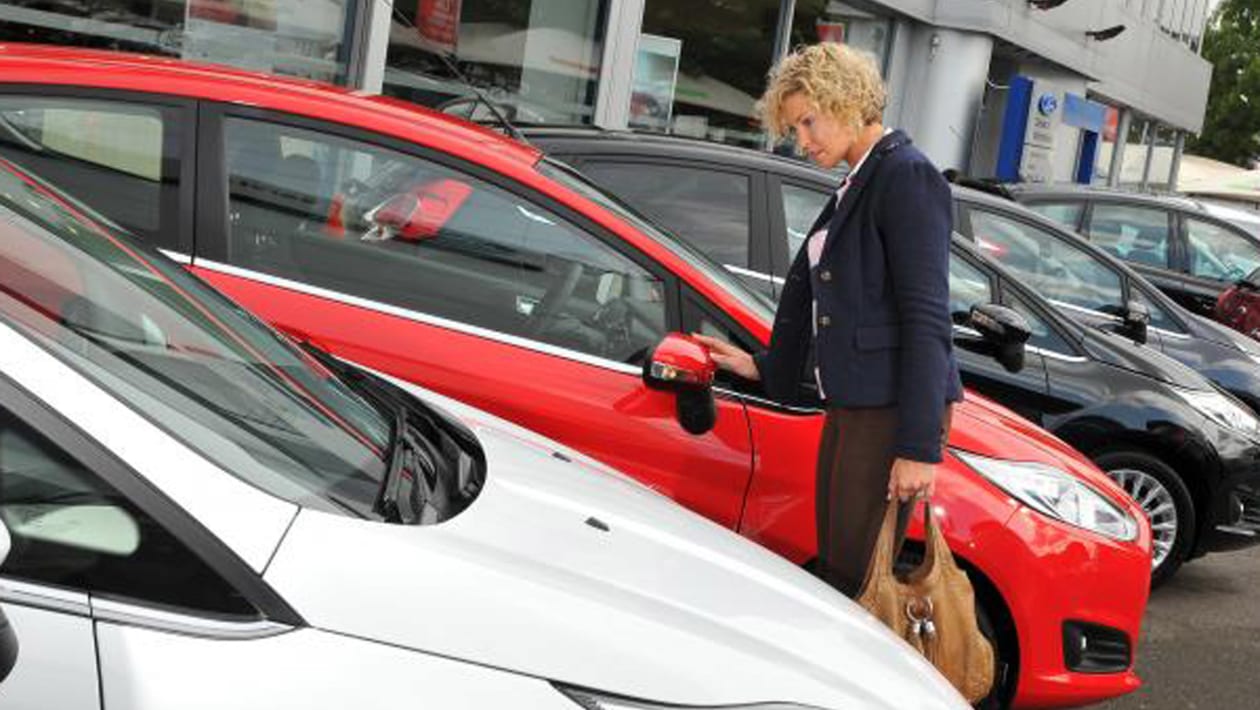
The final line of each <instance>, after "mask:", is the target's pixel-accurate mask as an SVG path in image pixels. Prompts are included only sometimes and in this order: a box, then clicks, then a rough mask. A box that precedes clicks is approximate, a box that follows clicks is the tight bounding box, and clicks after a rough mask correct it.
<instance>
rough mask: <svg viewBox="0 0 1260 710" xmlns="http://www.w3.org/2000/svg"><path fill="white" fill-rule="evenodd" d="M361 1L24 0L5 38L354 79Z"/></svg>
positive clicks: (7, 11)
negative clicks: (353, 35)
mask: <svg viewBox="0 0 1260 710" xmlns="http://www.w3.org/2000/svg"><path fill="white" fill-rule="evenodd" d="M352 2H353V0H147V1H145V0H91V1H90V2H89V1H88V0H62V1H60V2H48V1H47V0H16V1H11V2H4V3H0V41H3V42H42V43H46V44H58V45H69V46H75V47H91V48H98V49H118V50H126V51H132V52H143V53H146V54H159V55H164V56H170V57H179V58H181V59H191V60H200V61H208V62H215V63H220V64H230V65H233V66H237V67H243V68H246V69H254V70H259V71H266V72H273V73H277V74H287V75H291V76H300V77H305V78H308V79H317V80H320V81H329V82H334V83H346V81H347V78H348V72H347V67H348V64H349V46H348V43H347V42H346V37H348V36H349V31H348V29H349V24H350V17H351V15H350V8H351V3H352Z"/></svg>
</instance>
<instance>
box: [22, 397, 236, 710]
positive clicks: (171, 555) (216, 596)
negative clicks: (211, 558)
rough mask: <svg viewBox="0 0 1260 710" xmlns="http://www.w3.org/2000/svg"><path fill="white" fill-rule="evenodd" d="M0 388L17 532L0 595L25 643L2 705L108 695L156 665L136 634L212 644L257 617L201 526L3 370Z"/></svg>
mask: <svg viewBox="0 0 1260 710" xmlns="http://www.w3.org/2000/svg"><path fill="white" fill-rule="evenodd" d="M0 397H2V399H0V401H2V402H3V405H0V491H2V493H0V519H2V520H3V522H4V524H5V526H6V527H7V528H8V529H9V532H10V534H11V536H12V539H13V546H12V550H11V552H10V554H9V557H8V558H7V559H6V560H5V562H4V565H3V566H2V567H0V603H3V606H4V611H5V613H6V614H7V615H8V616H9V618H10V620H11V621H12V623H13V625H14V628H15V630H16V631H17V633H18V635H19V636H20V645H21V647H20V651H19V655H18V661H17V665H16V666H15V667H14V670H13V673H12V675H10V676H9V678H7V679H6V681H5V682H4V683H3V684H0V707H4V708H5V709H6V710H44V709H46V708H58V710H62V709H65V710H81V709H85V708H101V707H105V706H106V705H107V700H108V699H109V698H111V697H112V695H111V693H112V692H115V691H116V690H117V687H116V685H117V684H118V683H129V684H139V685H143V679H144V677H145V676H146V675H147V674H150V673H154V672H158V671H157V669H154V668H137V667H136V666H134V665H133V664H132V663H131V656H132V652H133V651H134V650H135V647H134V646H133V645H130V644H129V643H128V640H129V639H131V638H132V637H133V636H134V635H135V634H137V633H140V634H145V635H149V636H150V637H155V639H154V643H157V644H161V643H162V640H161V639H162V638H163V637H165V638H167V639H170V638H172V637H184V636H185V635H189V634H191V635H192V636H194V637H197V636H199V637H200V638H201V639H202V643H205V644H212V643H213V642H214V641H213V639H215V638H219V639H225V638H238V639H243V638H245V636H242V635H241V634H240V633H239V631H240V630H241V629H249V628H256V627H257V624H258V621H259V618H260V614H259V612H258V611H257V609H256V608H255V607H254V606H253V605H252V604H251V603H250V602H249V601H248V600H247V598H246V596H245V595H243V594H242V593H240V591H239V588H238V587H237V586H235V585H234V584H233V583H231V582H229V581H228V579H227V577H226V576H224V574H222V573H221V571H220V570H221V569H222V567H221V566H219V567H216V566H214V565H212V564H211V563H209V562H206V561H204V560H205V559H206V558H204V557H203V556H202V555H201V554H200V551H199V550H198V549H194V547H193V546H192V545H191V544H190V542H189V540H190V539H192V538H196V537H197V532H195V531H194V530H193V528H195V527H196V526H195V524H191V523H190V521H188V519H187V518H185V517H182V516H181V515H179V514H176V513H174V512H173V510H174V509H173V508H172V506H171V505H170V503H169V502H168V501H166V500H165V499H164V498H163V497H162V496H161V495H160V494H158V493H156V492H155V491H154V490H153V489H152V488H149V487H148V486H147V484H145V483H143V482H141V481H140V480H139V479H138V478H135V477H134V474H131V473H130V471H127V470H126V469H125V468H124V466H123V464H121V463H120V460H119V459H118V458H115V457H114V456H113V455H111V454H108V453H105V452H104V451H103V450H102V449H100V448H99V447H98V446H97V445H95V444H94V443H93V442H91V441H90V440H89V439H87V437H86V436H85V435H84V434H82V432H81V430H79V429H78V428H77V427H76V426H75V425H73V424H71V423H69V421H68V420H65V419H62V418H61V417H60V416H59V415H58V414H56V413H55V412H52V411H50V410H48V409H46V408H44V407H43V406H42V405H41V404H39V403H38V402H36V401H35V400H34V398H33V397H32V396H30V395H28V394H27V393H26V392H25V391H23V390H21V389H19V388H18V387H17V386H16V385H14V384H12V383H11V382H10V381H9V380H7V379H5V378H3V377H0ZM116 484H117V485H116ZM202 534H203V535H204V533H202ZM223 559H227V558H221V561H222V560H223ZM237 564H241V563H239V562H237ZM229 566H230V565H229ZM114 640H117V642H116V643H115V641H114ZM102 667H103V668H107V669H112V671H111V672H110V673H106V674H105V676H103V677H98V673H99V670H98V669H99V668H102ZM121 706H122V707H135V705H132V704H125V703H124V704H123V705H121Z"/></svg>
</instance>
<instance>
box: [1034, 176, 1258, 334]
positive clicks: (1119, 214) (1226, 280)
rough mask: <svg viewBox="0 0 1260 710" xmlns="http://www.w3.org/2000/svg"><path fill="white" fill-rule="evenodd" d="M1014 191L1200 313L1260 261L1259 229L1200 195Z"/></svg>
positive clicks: (1208, 310) (1051, 188) (1208, 313)
mask: <svg viewBox="0 0 1260 710" xmlns="http://www.w3.org/2000/svg"><path fill="white" fill-rule="evenodd" d="M1011 191H1012V193H1013V194H1014V196H1015V198H1016V199H1017V200H1019V201H1020V202H1021V203H1023V204H1024V205H1027V206H1028V207H1029V208H1030V209H1032V210H1035V211H1037V212H1039V213H1041V214H1043V215H1045V216H1046V217H1049V218H1050V219H1053V220H1054V221H1056V222H1058V223H1060V224H1062V225H1063V226H1065V227H1067V228H1068V229H1071V230H1073V231H1075V232H1079V233H1080V234H1082V235H1084V236H1085V238H1086V239H1088V240H1089V241H1090V242H1092V243H1094V244H1096V245H1098V246H1099V247H1101V248H1102V249H1105V250H1106V251H1108V252H1110V253H1112V254H1114V255H1115V256H1116V257H1118V258H1120V259H1123V260H1124V261H1126V262H1128V263H1129V265H1130V266H1132V267H1133V268H1135V269H1136V270H1137V271H1138V272H1139V273H1141V274H1143V275H1144V276H1146V277H1147V278H1148V279H1150V280H1151V282H1152V283H1154V284H1155V285H1157V286H1159V287H1160V288H1161V289H1163V290H1164V292H1165V293H1167V294H1168V295H1169V296H1172V297H1173V298H1175V299H1176V300H1177V301H1178V302H1179V303H1181V304H1182V305H1183V306H1185V307H1186V308H1188V309H1190V310H1191V311H1194V312H1195V313H1198V314H1200V315H1204V316H1208V317H1211V315H1212V311H1213V309H1214V308H1215V306H1216V299H1217V297H1218V296H1219V295H1220V293H1221V291H1224V290H1225V289H1226V288H1227V287H1228V286H1229V285H1230V284H1232V283H1235V282H1236V281H1238V280H1239V279H1241V278H1243V277H1244V276H1246V275H1247V274H1250V273H1251V272H1252V271H1254V270H1255V269H1256V268H1257V267H1260V237H1258V236H1257V235H1255V234H1252V233H1251V232H1249V231H1247V230H1246V229H1243V228H1242V227H1241V226H1239V225H1238V224H1236V223H1235V222H1233V221H1231V220H1229V219H1226V218H1225V217H1223V216H1221V215H1220V214H1218V212H1217V210H1214V209H1213V208H1212V207H1211V206H1209V205H1207V204H1205V203H1203V202H1200V201H1199V200H1194V199H1190V198H1185V197H1172V196H1159V195H1149V194H1139V193H1128V192H1119V191H1116V190H1109V189H1104V188H1096V187H1086V186H1038V185H1013V186H1011Z"/></svg>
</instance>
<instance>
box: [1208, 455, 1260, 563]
mask: <svg viewBox="0 0 1260 710" xmlns="http://www.w3.org/2000/svg"><path fill="white" fill-rule="evenodd" d="M1238 439H1242V437H1241V436H1233V437H1230V440H1229V441H1228V442H1222V441H1218V442H1217V449H1218V450H1220V452H1221V467H1222V471H1221V473H1222V476H1221V478H1220V480H1219V482H1218V484H1217V485H1216V486H1215V487H1214V489H1213V491H1212V499H1211V508H1210V513H1209V515H1208V516H1207V518H1206V519H1205V520H1203V521H1200V524H1199V537H1198V541H1197V544H1196V545H1195V550H1194V554H1195V555H1196V556H1198V555H1202V554H1205V553H1208V552H1224V551H1227V550H1237V549H1239V548H1244V547H1250V546H1253V545H1257V544H1260V445H1258V444H1256V443H1253V442H1251V441H1249V440H1248V441H1247V442H1246V443H1242V442H1239V441H1237V440H1238Z"/></svg>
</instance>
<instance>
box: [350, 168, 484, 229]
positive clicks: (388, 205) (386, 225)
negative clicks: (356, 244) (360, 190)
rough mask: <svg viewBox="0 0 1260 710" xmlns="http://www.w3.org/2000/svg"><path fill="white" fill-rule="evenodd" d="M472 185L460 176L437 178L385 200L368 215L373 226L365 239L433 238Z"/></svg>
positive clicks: (469, 192)
mask: <svg viewBox="0 0 1260 710" xmlns="http://www.w3.org/2000/svg"><path fill="white" fill-rule="evenodd" d="M471 194H472V188H471V187H469V186H468V185H466V184H464V183H462V182H460V181H458V180H449V179H447V180H434V181H431V182H427V183H425V184H423V185H420V186H419V187H416V188H415V189H413V190H409V191H407V192H403V193H400V194H397V195H394V196H393V197H391V198H389V199H387V200H385V201H384V202H382V203H380V204H379V205H377V206H376V207H373V208H372V209H371V210H369V211H368V213H367V214H366V215H364V218H365V219H366V220H367V221H368V224H370V225H371V226H370V227H369V228H368V231H367V232H366V233H365V234H364V235H363V241H367V242H383V241H387V240H390V239H400V240H403V241H408V242H419V241H424V240H426V239H432V238H434V237H436V236H437V235H438V232H439V231H441V229H442V227H444V226H445V225H446V223H447V222H449V221H450V219H451V217H454V216H455V213H456V212H458V211H459V209H460V207H462V206H463V205H464V201H465V200H467V199H468V196H469V195H471Z"/></svg>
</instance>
